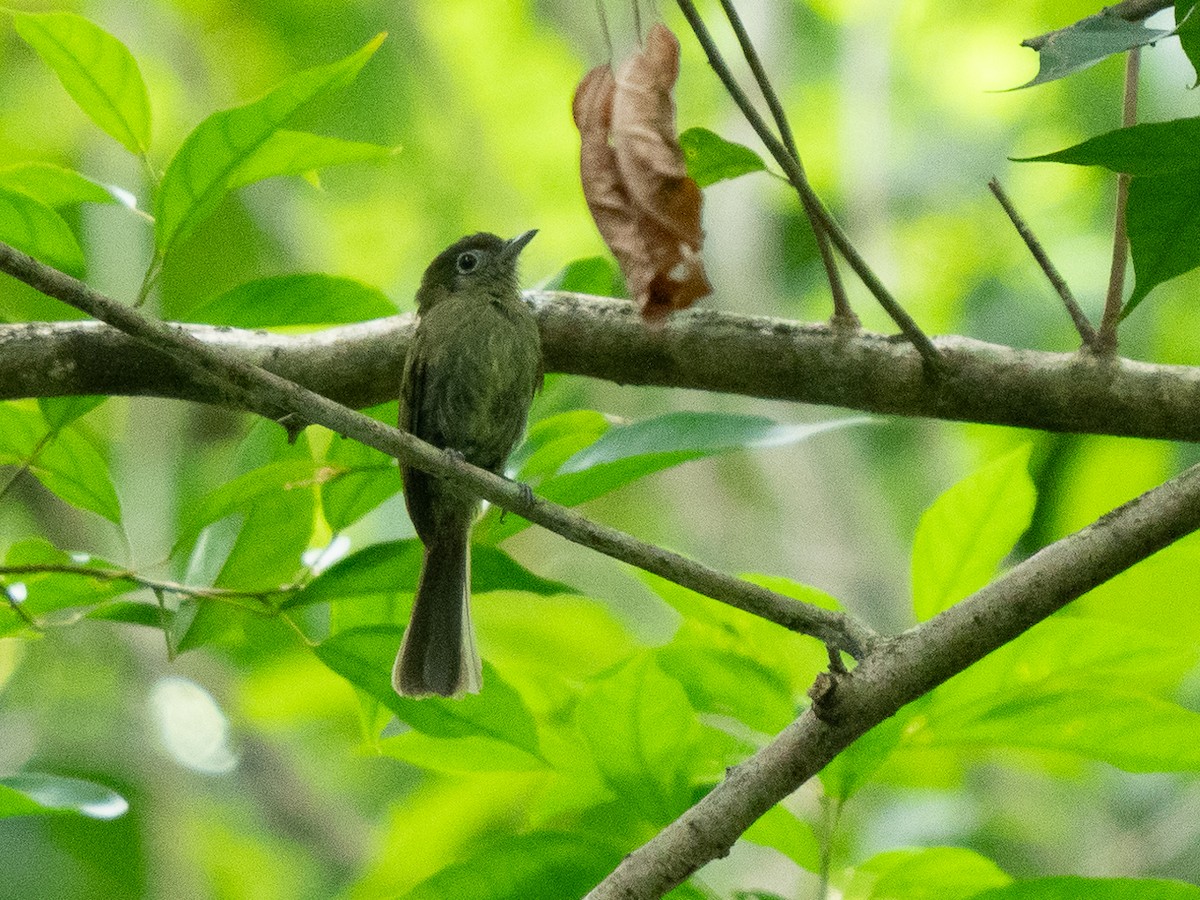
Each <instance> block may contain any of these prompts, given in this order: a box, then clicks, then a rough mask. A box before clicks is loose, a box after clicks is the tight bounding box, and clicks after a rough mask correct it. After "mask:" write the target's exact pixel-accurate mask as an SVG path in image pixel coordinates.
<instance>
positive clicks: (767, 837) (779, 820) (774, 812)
mask: <svg viewBox="0 0 1200 900" xmlns="http://www.w3.org/2000/svg"><path fill="white" fill-rule="evenodd" d="M741 839H742V840H744V841H749V842H750V843H752V844H758V845H759V846H761V847H770V848H771V849H772V850H778V851H779V852H780V853H782V854H783V855H784V856H786V857H787V858H788V859H790V860H791V861H792V862H794V863H795V864H796V865H798V866H799V867H800V868H802V869H806V870H808V871H809V872H817V871H820V868H821V842H820V841H819V840H818V839H817V836H816V834H815V833H814V832H813V829H812V826H811V825H809V824H808V823H807V822H804V821H802V820H800V819H798V818H796V817H795V816H794V815H792V814H791V813H790V812H789V811H788V810H787V809H785V808H784V807H783V806H781V805H779V804H775V805H774V806H772V807H771V808H770V809H769V810H767V813H766V815H764V816H763V817H762V818H760V819H759V820H758V821H756V822H755V823H754V824H753V825H751V826H750V827H749V828H748V829H747V830H746V831H745V832H744V833H743V834H742V837H741Z"/></svg>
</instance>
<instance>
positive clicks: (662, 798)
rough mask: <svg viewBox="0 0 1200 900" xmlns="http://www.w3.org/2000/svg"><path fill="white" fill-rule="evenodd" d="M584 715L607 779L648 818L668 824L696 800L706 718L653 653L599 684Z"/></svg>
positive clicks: (582, 722)
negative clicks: (694, 791)
mask: <svg viewBox="0 0 1200 900" xmlns="http://www.w3.org/2000/svg"><path fill="white" fill-rule="evenodd" d="M576 722H577V723H578V726H579V729H580V732H581V733H582V735H583V737H584V740H585V741H586V743H587V746H588V748H589V749H590V750H591V753H592V757H593V760H594V761H595V764H596V767H597V768H598V769H599V770H600V772H601V773H602V774H603V776H604V781H605V783H606V784H607V785H608V787H609V788H610V789H611V790H612V791H613V792H614V793H615V794H617V796H619V797H621V798H622V799H623V800H624V801H625V802H626V803H628V804H630V805H631V806H632V807H634V808H635V809H637V810H638V812H639V813H640V814H641V815H642V816H643V817H644V818H645V819H646V821H648V822H650V823H652V824H655V825H663V824H666V823H667V822H669V821H671V819H673V818H674V817H675V816H676V815H678V814H679V812H680V811H681V810H683V809H685V808H686V807H687V806H688V805H689V804H690V802H691V800H692V774H693V771H694V770H693V768H692V767H693V766H694V765H695V762H696V760H695V759H694V758H693V754H694V753H695V751H696V747H697V745H698V744H699V743H700V742H701V740H702V731H701V727H700V723H699V721H698V720H697V719H696V713H695V711H694V710H693V709H692V706H691V704H690V703H689V702H688V698H687V695H686V694H685V693H684V690H683V687H682V686H681V685H680V684H679V682H677V681H675V679H673V678H669V677H668V676H667V675H665V674H663V672H662V670H661V669H659V668H658V666H657V665H655V663H654V659H653V657H652V656H651V655H650V654H648V653H647V654H642V655H640V656H638V657H636V658H634V659H633V660H631V661H630V662H628V663H627V664H625V665H624V666H622V667H621V668H620V669H618V670H617V671H616V672H614V673H613V674H612V675H610V676H609V677H607V678H605V679H604V680H602V681H599V682H597V683H596V684H594V685H593V686H592V688H591V690H589V691H588V693H587V694H585V695H584V697H583V699H582V700H580V702H579V706H578V707H577V709H576Z"/></svg>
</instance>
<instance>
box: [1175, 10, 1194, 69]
mask: <svg viewBox="0 0 1200 900" xmlns="http://www.w3.org/2000/svg"><path fill="white" fill-rule="evenodd" d="M1175 21H1176V22H1177V23H1179V24H1178V25H1177V26H1176V28H1175V33H1176V34H1177V35H1179V45H1180V46H1181V47H1183V52H1184V53H1185V54H1187V58H1188V59H1189V60H1190V61H1191V63H1192V69H1193V70H1194V71H1195V72H1197V73H1198V76H1200V12H1197V11H1196V0H1175ZM1194 86H1195V85H1194V84H1193V87H1194Z"/></svg>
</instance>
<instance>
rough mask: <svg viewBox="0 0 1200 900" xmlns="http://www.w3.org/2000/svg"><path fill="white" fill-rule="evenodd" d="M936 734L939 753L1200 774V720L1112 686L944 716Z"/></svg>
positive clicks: (1043, 694) (1044, 694) (1045, 693)
mask: <svg viewBox="0 0 1200 900" xmlns="http://www.w3.org/2000/svg"><path fill="white" fill-rule="evenodd" d="M963 712H964V713H967V712H969V710H963ZM935 727H936V729H937V735H938V743H940V744H942V745H960V746H961V745H970V746H983V747H1022V748H1026V749H1033V750H1054V751H1059V752H1063V753H1072V754H1075V755H1077V756H1082V757H1085V758H1087V759H1096V760H1100V761H1101V762H1107V763H1109V764H1111V765H1113V766H1116V767H1117V768H1119V769H1124V770H1125V771H1126V772H1195V771H1197V770H1200V713H1195V712H1192V711H1191V710H1188V709H1184V708H1183V707H1182V706H1180V705H1179V704H1177V703H1172V702H1170V701H1167V700H1160V699H1158V698H1157V697H1153V696H1150V695H1148V694H1146V693H1142V692H1138V691H1136V690H1127V689H1122V688H1120V687H1114V686H1112V685H1103V686H1100V687H1090V688H1089V687H1072V688H1068V689H1064V690H1061V691H1059V692H1053V691H1051V690H1039V691H1037V692H1033V693H1024V694H1020V695H1014V696H1013V697H1011V698H1010V699H1009V700H1007V701H1006V702H997V703H996V704H995V705H994V706H991V707H990V708H988V709H985V710H980V711H979V712H978V714H977V715H975V716H972V717H968V716H964V718H962V719H960V720H955V719H953V718H951V717H950V715H949V714H948V713H943V714H941V715H940V716H939V718H938V719H937V720H936V726H935ZM919 738H920V736H918V739H919Z"/></svg>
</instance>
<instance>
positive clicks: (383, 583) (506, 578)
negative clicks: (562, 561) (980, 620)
mask: <svg viewBox="0 0 1200 900" xmlns="http://www.w3.org/2000/svg"><path fill="white" fill-rule="evenodd" d="M423 553H424V551H423V548H422V547H421V542H420V541H419V540H417V539H416V538H410V539H409V540H404V541H390V542H387V543H382V544H372V545H371V546H369V547H364V548H363V549H362V550H359V551H358V552H357V553H353V554H351V555H350V556H347V557H346V558H345V559H342V560H338V561H337V562H336V563H334V564H333V565H332V566H330V567H329V568H328V569H326V570H325V571H324V572H322V573H321V574H320V575H318V576H317V577H316V578H314V579H313V580H312V581H311V582H309V583H308V585H307V586H305V588H304V590H302V591H300V592H299V593H297V594H295V595H293V596H292V597H290V598H288V600H287V602H285V603H284V604H283V608H284V609H293V608H295V607H298V606H307V605H310V604H313V603H330V602H332V601H335V600H345V599H347V598H351V597H363V596H368V595H371V594H394V593H397V592H406V593H410V594H411V593H412V592H413V591H415V590H416V589H417V576H418V574H419V572H420V566H421V558H422V556H423ZM497 590H511V591H528V592H530V593H534V594H544V595H552V594H571V593H575V591H574V590H573V589H572V588H570V587H568V586H567V585H565V584H562V583H560V582H557V581H550V580H547V579H545V578H540V577H539V576H537V575H534V574H533V573H532V572H530V571H529V570H528V569H526V568H524V567H523V566H521V565H520V564H519V563H517V562H516V561H515V560H514V559H513V558H512V557H511V556H509V555H508V554H507V553H505V552H504V551H502V550H498V549H496V548H495V547H483V546H475V547H472V549H471V591H472V592H473V593H476V594H482V593H484V592H486V591H497Z"/></svg>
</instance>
